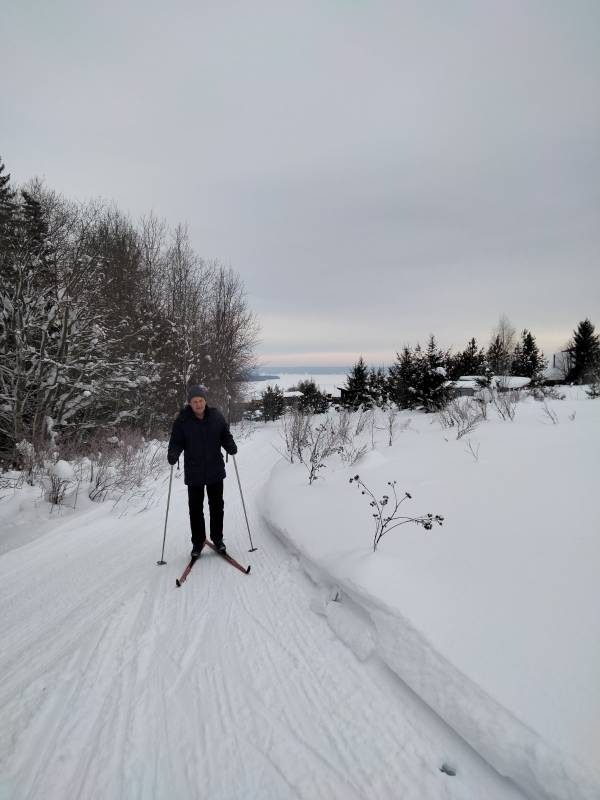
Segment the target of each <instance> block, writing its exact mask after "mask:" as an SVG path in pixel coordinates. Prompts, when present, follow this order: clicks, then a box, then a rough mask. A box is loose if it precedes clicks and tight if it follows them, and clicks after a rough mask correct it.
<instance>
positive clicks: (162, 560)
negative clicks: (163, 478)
mask: <svg viewBox="0 0 600 800" xmlns="http://www.w3.org/2000/svg"><path fill="white" fill-rule="evenodd" d="M173 466H174V465H173V464H171V474H170V476H169V494H168V495H167V513H166V516H165V532H164V534H163V547H162V555H161V557H160V561H157V562H156V563H157V564H158V565H159V566H162V565H163V564H166V563H167V562H166V561H165V542H166V540H167V520H168V519H169V504H170V502H171V484H172V483H173Z"/></svg>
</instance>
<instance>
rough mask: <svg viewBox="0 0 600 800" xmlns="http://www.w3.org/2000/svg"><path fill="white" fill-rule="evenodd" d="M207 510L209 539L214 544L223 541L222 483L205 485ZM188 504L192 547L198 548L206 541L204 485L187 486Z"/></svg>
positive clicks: (223, 506) (223, 504)
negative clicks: (208, 513) (208, 514)
mask: <svg viewBox="0 0 600 800" xmlns="http://www.w3.org/2000/svg"><path fill="white" fill-rule="evenodd" d="M206 494H207V495H208V510H209V512H210V538H211V539H212V540H213V542H214V543H215V544H219V542H222V541H223V509H224V508H225V503H224V502H223V481H217V482H216V483H209V484H207V485H206ZM188 504H189V507H190V527H191V529H192V545H193V547H198V548H200V547H201V546H202V545H203V544H204V541H205V539H206V524H205V522H204V485H201V486H188Z"/></svg>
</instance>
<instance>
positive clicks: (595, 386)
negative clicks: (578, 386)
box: [585, 373, 600, 400]
mask: <svg viewBox="0 0 600 800" xmlns="http://www.w3.org/2000/svg"><path fill="white" fill-rule="evenodd" d="M585 393H586V394H587V396H588V397H589V398H590V399H591V400H595V399H596V398H598V397H600V373H596V376H595V379H594V380H593V381H592V383H590V385H589V386H588V388H587V389H586V390H585Z"/></svg>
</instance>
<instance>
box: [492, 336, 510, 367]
mask: <svg viewBox="0 0 600 800" xmlns="http://www.w3.org/2000/svg"><path fill="white" fill-rule="evenodd" d="M508 359H509V354H508V353H507V352H506V348H505V347H504V344H503V343H502V340H501V338H500V336H495V337H494V339H493V340H492V342H491V343H490V346H489V347H488V351H487V356H486V361H487V363H488V366H489V368H490V369H491V371H492V373H493V374H494V375H506V374H507V372H508V369H507V366H506V365H507V363H508Z"/></svg>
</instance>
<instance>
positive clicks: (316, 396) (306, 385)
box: [296, 380, 329, 414]
mask: <svg viewBox="0 0 600 800" xmlns="http://www.w3.org/2000/svg"><path fill="white" fill-rule="evenodd" d="M296 389H297V390H298V391H299V392H302V397H301V398H300V402H299V403H298V408H299V410H300V411H305V412H309V413H312V414H324V413H325V412H326V411H327V409H328V408H329V402H328V400H327V398H326V397H325V395H324V394H323V393H322V392H321V391H320V390H319V387H318V386H317V384H316V383H315V382H314V381H313V380H306V381H300V382H299V383H298V385H297V386H296Z"/></svg>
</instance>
